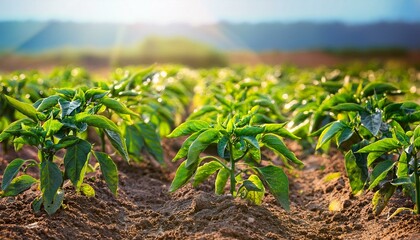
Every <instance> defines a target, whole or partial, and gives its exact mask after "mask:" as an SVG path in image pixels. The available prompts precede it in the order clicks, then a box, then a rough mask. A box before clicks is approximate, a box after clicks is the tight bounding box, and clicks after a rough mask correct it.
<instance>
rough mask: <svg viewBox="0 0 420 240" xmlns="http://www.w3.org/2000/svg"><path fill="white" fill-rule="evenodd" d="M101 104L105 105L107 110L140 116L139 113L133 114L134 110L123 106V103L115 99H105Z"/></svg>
mask: <svg viewBox="0 0 420 240" xmlns="http://www.w3.org/2000/svg"><path fill="white" fill-rule="evenodd" d="M101 103H102V104H103V105H105V106H106V107H107V108H109V109H112V110H114V111H115V112H117V113H121V114H129V115H132V116H139V115H138V114H137V113H135V112H133V111H132V110H130V109H129V108H127V107H126V106H125V105H124V104H122V103H121V102H119V101H117V100H115V99H112V98H108V97H104V98H102V99H101Z"/></svg>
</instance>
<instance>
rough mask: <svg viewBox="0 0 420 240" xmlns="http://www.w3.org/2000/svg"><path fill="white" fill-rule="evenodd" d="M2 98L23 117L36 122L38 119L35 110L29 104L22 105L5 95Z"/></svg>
mask: <svg viewBox="0 0 420 240" xmlns="http://www.w3.org/2000/svg"><path fill="white" fill-rule="evenodd" d="M2 96H3V97H5V98H6V100H7V101H8V102H9V104H10V105H11V106H12V107H14V108H15V109H16V110H18V111H19V112H21V113H22V114H23V115H25V116H27V117H29V118H31V119H33V120H35V121H37V120H38V117H37V114H38V112H37V111H36V109H35V108H34V106H32V105H31V104H29V103H24V102H21V101H18V100H16V99H14V98H12V97H9V96H7V95H4V94H2Z"/></svg>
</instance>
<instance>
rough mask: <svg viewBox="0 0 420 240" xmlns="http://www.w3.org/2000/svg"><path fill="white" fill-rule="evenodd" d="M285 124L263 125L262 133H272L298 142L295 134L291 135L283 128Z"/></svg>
mask: <svg viewBox="0 0 420 240" xmlns="http://www.w3.org/2000/svg"><path fill="white" fill-rule="evenodd" d="M286 124H287V123H280V124H279V123H268V124H264V125H263V126H264V128H265V129H264V133H274V134H276V135H279V136H282V137H287V138H290V139H293V140H298V139H300V137H298V136H296V135H295V134H293V133H291V132H290V131H289V130H287V129H286V128H284V126H285V125H286Z"/></svg>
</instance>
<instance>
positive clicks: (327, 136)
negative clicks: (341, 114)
mask: <svg viewBox="0 0 420 240" xmlns="http://www.w3.org/2000/svg"><path fill="white" fill-rule="evenodd" d="M346 127H347V126H346V125H345V124H344V123H342V122H340V121H337V122H334V123H332V124H331V125H330V126H329V127H327V128H325V129H324V131H322V133H321V135H320V136H319V139H318V143H317V144H316V149H319V148H320V147H322V145H324V144H325V143H326V142H328V141H329V140H331V138H333V137H334V136H335V135H336V134H337V133H339V132H341V131H342V130H343V129H345V128H346Z"/></svg>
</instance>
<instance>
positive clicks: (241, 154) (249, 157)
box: [168, 113, 303, 210]
mask: <svg viewBox="0 0 420 240" xmlns="http://www.w3.org/2000/svg"><path fill="white" fill-rule="evenodd" d="M251 116H252V113H250V114H249V115H245V116H243V117H239V116H238V115H236V116H234V117H232V118H227V119H226V120H225V121H222V119H221V118H220V117H219V118H218V120H217V122H216V123H214V124H210V123H208V122H206V121H202V120H189V121H187V122H185V123H183V124H181V125H180V126H178V127H177V128H176V129H174V131H173V132H172V133H171V134H170V135H169V136H168V137H173V138H174V137H181V136H186V135H190V136H189V137H188V138H187V139H186V140H185V141H184V143H183V144H182V146H181V149H180V150H179V151H178V153H177V155H176V156H175V158H174V159H173V161H177V160H180V159H185V160H184V161H183V162H182V163H181V165H180V166H179V167H178V169H177V171H176V175H175V178H174V180H173V182H172V184H171V187H170V192H174V191H176V190H177V189H179V188H181V187H182V186H184V185H185V184H186V183H188V182H189V180H190V179H193V186H198V185H199V184H200V183H202V182H203V181H204V180H206V179H207V178H209V177H210V176H211V175H213V174H216V180H215V192H216V194H223V193H224V191H225V186H226V184H227V182H228V180H230V194H231V195H232V196H234V197H237V196H239V197H241V198H245V199H248V200H249V201H251V202H253V203H255V204H261V203H262V200H263V197H264V193H265V189H266V188H265V187H267V188H268V190H269V191H270V192H271V193H272V194H273V195H274V197H275V198H276V200H277V201H278V202H279V203H280V205H281V206H282V207H283V208H284V209H286V210H289V209H290V203H289V183H288V179H287V176H286V174H285V173H284V171H283V170H282V168H280V167H278V166H275V165H273V164H269V165H267V164H265V165H263V162H262V159H261V148H262V147H263V146H265V147H267V148H268V149H270V150H272V151H274V152H275V153H277V154H279V155H281V156H282V157H284V158H286V159H288V160H289V161H291V162H293V163H295V164H296V165H298V166H302V165H303V163H302V162H301V161H300V160H298V159H297V158H296V156H295V154H294V153H293V152H291V151H290V150H289V149H288V148H287V147H286V145H285V144H284V142H283V140H282V137H289V138H296V136H294V135H293V134H291V133H290V132H289V131H287V130H286V129H285V128H283V127H284V126H285V123H281V124H261V125H250V124H249V121H250V119H251ZM212 144H217V154H204V155H205V156H201V154H202V153H203V152H204V151H205V150H206V149H207V148H208V147H209V146H210V145H212Z"/></svg>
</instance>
